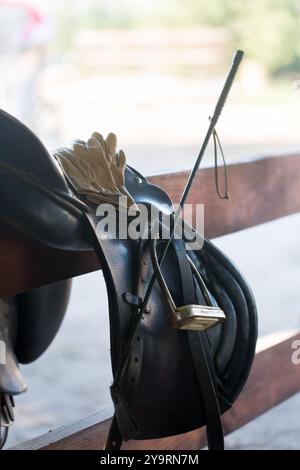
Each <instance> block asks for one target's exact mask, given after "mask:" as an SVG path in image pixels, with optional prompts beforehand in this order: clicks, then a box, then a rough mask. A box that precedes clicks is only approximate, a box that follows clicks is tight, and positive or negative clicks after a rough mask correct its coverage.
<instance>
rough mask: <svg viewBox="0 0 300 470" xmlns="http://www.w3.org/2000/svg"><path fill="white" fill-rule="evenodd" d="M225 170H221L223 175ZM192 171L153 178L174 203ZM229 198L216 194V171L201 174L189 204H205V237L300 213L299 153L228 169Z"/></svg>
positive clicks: (267, 158)
mask: <svg viewBox="0 0 300 470" xmlns="http://www.w3.org/2000/svg"><path fill="white" fill-rule="evenodd" d="M221 172H222V170H220V173H221ZM188 175H189V172H186V171H184V172H177V173H173V174H172V173H168V174H165V175H157V176H153V177H151V178H150V179H151V182H152V183H153V184H157V185H159V186H161V187H162V188H163V189H164V190H165V191H166V192H167V193H168V194H169V195H170V197H171V199H172V200H173V201H174V202H178V201H179V197H180V195H181V193H182V191H183V188H184V185H185V183H186V181H187V178H188ZM228 177H229V178H228V182H229V197H230V198H229V199H228V200H221V199H220V198H219V197H218V196H217V193H216V189H215V183H214V168H205V169H203V170H201V171H199V172H198V175H197V176H196V179H195V181H194V184H193V189H192V191H191V193H190V197H189V198H188V201H187V202H188V203H192V204H197V203H198V204H199V203H202V204H204V205H205V236H206V238H214V237H218V236H220V235H226V234H228V233H233V232H237V231H239V230H243V229H245V228H248V227H254V226H255V225H259V224H262V223H265V222H269V221H271V220H275V219H278V218H280V217H283V216H285V215H289V214H293V213H296V212H299V211H300V192H299V187H300V154H291V155H282V156H276V157H265V158H258V159H254V160H251V161H248V162H244V163H236V164H232V165H229V166H228Z"/></svg>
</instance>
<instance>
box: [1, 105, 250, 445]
mask: <svg viewBox="0 0 300 470" xmlns="http://www.w3.org/2000/svg"><path fill="white" fill-rule="evenodd" d="M0 136H1V153H0V198H1V201H2V208H1V213H0V218H1V220H2V221H3V222H5V223H6V224H8V225H10V226H12V227H14V228H16V229H17V230H19V231H21V232H22V233H24V234H26V235H27V236H29V237H31V238H32V239H34V240H37V241H39V242H41V243H43V244H45V245H47V246H51V247H56V248H58V249H63V250H70V251H76V250H95V251H96V253H97V256H98V257H99V261H100V263H101V266H102V269H103V274H104V277H105V281H106V286H107V294H108V300H109V316H110V342H111V362H112V370H113V377H114V381H113V384H112V387H111V394H112V399H113V402H114V406H115V417H114V420H113V423H112V427H111V431H110V434H109V438H108V445H107V448H118V447H119V446H120V445H121V442H122V439H152V438H160V437H164V436H168V435H174V434H180V433H183V432H187V431H191V430H193V429H195V428H197V427H200V426H203V425H207V434H208V444H209V447H210V448H222V447H223V437H222V428H221V422H220V414H222V413H224V412H225V411H226V410H227V409H229V408H230V407H231V405H232V404H233V402H234V401H235V399H236V397H237V396H238V394H239V393H240V391H241V389H242V387H243V385H244V384H245V381H246V380H247V377H248V374H249V371H250V368H251V364H252V361H253V358H254V353H255V344H256V338H257V317H256V307H255V302H254V299H253V296H252V293H251V291H250V289H249V287H248V285H247V283H246V282H245V280H244V278H243V277H242V275H241V274H240V272H239V271H238V270H237V268H236V267H235V266H234V264H233V263H232V262H231V261H230V260H229V259H228V258H227V257H226V256H225V255H224V254H223V253H222V252H221V251H220V250H219V249H218V248H216V247H215V246H214V245H213V244H212V243H211V242H209V241H207V240H205V241H204V245H203V248H202V249H201V250H197V251H193V250H186V248H185V243H184V240H177V239H174V240H172V242H171V244H170V247H169V250H168V252H167V254H166V257H165V259H164V262H163V263H162V264H161V265H160V266H159V263H158V259H159V254H160V253H161V252H162V250H163V248H164V246H165V243H166V240H163V239H158V240H155V241H153V239H147V238H142V237H140V238H137V239H128V238H127V239H126V238H124V239H123V238H116V239H111V238H110V237H109V236H108V234H107V231H105V228H104V226H103V225H101V224H100V228H99V216H97V215H96V209H97V204H98V203H99V199H98V197H100V196H101V194H100V193H101V188H100V187H98V186H99V180H98V179H97V176H95V173H97V172H96V170H95V172H93V170H91V168H86V167H84V171H87V172H90V171H91V174H92V181H93V184H92V189H91V187H90V186H89V185H87V183H88V182H87V181H85V184H84V188H83V191H81V190H80V188H79V187H78V186H77V185H76V181H74V179H73V178H72V175H69V176H68V169H66V167H67V166H68V165H69V163H70V161H71V163H72V160H70V159H69V157H66V155H69V154H68V152H69V149H59V150H58V151H57V152H56V153H55V156H56V159H57V160H58V161H59V163H60V165H58V164H57V162H56V161H55V159H54V158H53V157H51V156H50V155H49V153H48V152H47V150H46V149H45V147H44V146H43V145H42V143H41V142H40V141H39V140H38V139H37V137H36V136H35V135H34V134H33V133H32V132H31V131H30V130H29V129H27V128H26V127H25V126H24V125H23V124H22V123H20V122H19V121H17V120H16V119H15V118H13V117H12V116H10V115H8V114H7V113H4V112H3V111H1V112H0ZM93 138H94V139H95V138H96V139H97V140H98V141H99V142H100V144H99V145H100V146H102V149H103V150H104V157H105V155H106V153H105V152H106V150H105V142H103V141H101V136H99V135H94V137H93ZM77 144H78V145H82V146H83V149H82V148H80V152H82V151H83V152H85V151H86V150H85V149H87V148H88V147H85V148H84V146H85V143H82V142H77ZM109 145H113V146H114V145H115V144H114V142H113V143H112V142H110V144H109ZM71 150H72V149H71ZM73 150H74V148H73ZM73 150H72V151H73ZM75 150H76V149H75ZM71 153H72V152H71ZM69 156H70V155H69ZM104 157H103V155H102V157H101V158H104ZM114 157H115V156H114V155H110V158H111V159H113V158H114ZM63 158H66V159H67V163H65V162H63ZM93 158H94V157H93ZM110 158H108V161H109V162H110V164H111V161H112V160H111V159H110ZM104 163H105V162H104ZM122 164H123V167H124V168H123V169H124V173H123V176H124V178H125V181H124V185H123V180H122V175H121V176H120V173H118V175H119V177H120V178H121V179H120V180H119V182H118V184H117V183H116V181H117V180H118V177H117V176H116V179H115V178H113V180H114V182H115V183H116V184H115V185H112V181H111V180H110V189H109V194H107V193H106V194H105V197H107V199H106V201H114V200H115V196H116V194H117V193H119V192H121V193H122V192H123V191H122V189H124V187H125V190H126V193H127V196H128V198H131V200H132V201H134V203H135V204H136V205H137V206H139V205H141V204H145V205H146V207H152V208H155V209H157V211H158V212H159V213H164V214H169V215H170V214H172V213H173V205H172V202H171V200H170V199H169V197H168V196H167V194H166V193H165V192H164V191H163V190H162V189H160V188H158V187H156V186H154V185H152V184H150V183H149V182H148V181H147V179H146V178H144V177H143V176H142V175H141V174H140V173H138V172H137V171H136V170H134V169H133V168H131V167H129V166H126V167H125V164H124V161H123V163H122ZM84 165H85V164H84ZM77 166H78V165H77ZM79 168H80V163H79ZM102 168H103V167H102ZM98 170H99V168H98ZM105 171H106V170H105ZM63 173H64V174H65V176H64V174H63ZM102 176H103V175H102V174H101V175H100V178H102ZM109 178H110V177H109ZM101 181H102V180H101ZM105 181H107V179H106V180H105ZM97 182H98V183H97ZM97 184H98V186H97ZM102 184H103V183H102ZM105 184H106V183H105ZM100 186H101V185H100ZM102 189H104V193H105V192H106V188H105V187H103V188H102ZM97 193H98V195H97ZM99 194H100V196H99ZM123 195H124V192H123ZM102 196H103V194H102ZM95 198H96V199H95ZM100 199H101V198H100ZM123 209H124V208H123ZM101 217H103V216H101ZM101 217H100V220H101ZM153 271H155V273H156V281H155V282H154V285H153V289H152V292H151V296H150V298H149V302H148V303H147V307H146V308H145V309H144V310H143V311H141V305H142V304H143V299H144V296H145V293H146V292H147V288H148V286H149V283H150V282H151V278H152V275H153ZM166 288H167V291H166ZM170 299H172V302H173V303H174V306H175V307H174V308H175V310H174V311H175V312H177V313H178V312H179V311H180V307H181V306H194V305H196V306H199V305H200V306H202V307H203V310H205V311H207V312H210V313H211V316H213V315H212V312H215V314H216V316H217V318H215V319H214V321H213V320H210V322H209V321H208V323H207V324H206V325H205V324H204V323H205V322H203V321H202V323H201V328H200V329H202V331H193V330H192V331H191V330H189V329H186V330H185V329H181V328H180V327H179V328H178V325H175V326H177V327H176V328H172V325H171V323H170V312H171V311H172V308H170ZM176 309H177V310H176ZM178 309H179V310H178ZM210 309H211V310H210ZM220 312H224V314H225V317H226V319H225V320H224V321H222V322H220V321H219V320H220V319H224V318H223V317H222V314H221V313H220ZM173 313H174V312H173ZM13 314H14V312H12V315H13ZM28 315H29V312H28ZM218 315H220V316H221V317H222V318H221V317H220V318H218ZM207 317H209V315H208V314H207ZM178 318H179V323H180V325H179V326H184V325H182V317H180V316H179V317H178ZM199 318H200V317H199ZM208 320H209V318H208ZM47 321H48V320H47V319H46V318H45V322H47ZM199 321H200V320H199ZM196 323H199V322H196ZM211 325H213V326H212V327H211V328H209V329H206V327H207V326H211ZM173 326H174V325H173ZM18 336H20V338H22V332H21V331H20V332H19V333H18ZM18 342H19V344H20V342H21V339H19V340H18V341H17V344H18ZM26 344H27V343H26V341H25V342H24V343H23V348H22V355H25V356H26V354H27V352H26V351H27V347H29V346H28V345H27V346H26ZM17 351H18V349H17V348H15V346H12V356H13V354H15V355H16V357H17ZM15 374H16V380H17V378H18V376H17V374H18V369H17V368H16V369H15ZM0 384H1V382H0ZM20 388H22V385H20ZM21 391H23V389H22V390H21Z"/></svg>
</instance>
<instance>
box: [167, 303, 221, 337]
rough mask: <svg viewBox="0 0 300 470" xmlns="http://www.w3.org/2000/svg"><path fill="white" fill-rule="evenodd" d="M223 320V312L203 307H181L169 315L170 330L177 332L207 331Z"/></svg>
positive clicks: (216, 308) (214, 308) (215, 308)
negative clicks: (174, 329)
mask: <svg viewBox="0 0 300 470" xmlns="http://www.w3.org/2000/svg"><path fill="white" fill-rule="evenodd" d="M225 319H226V316H225V314H224V312H223V310H221V309H220V308H218V307H209V306H204V305H183V306H182V307H176V309H175V310H172V313H171V325H172V328H176V329H179V330H197V331H202V330H207V329H208V328H211V327H212V326H216V325H217V324H219V323H221V322H222V321H224V320H225Z"/></svg>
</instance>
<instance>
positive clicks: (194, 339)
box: [173, 240, 224, 450]
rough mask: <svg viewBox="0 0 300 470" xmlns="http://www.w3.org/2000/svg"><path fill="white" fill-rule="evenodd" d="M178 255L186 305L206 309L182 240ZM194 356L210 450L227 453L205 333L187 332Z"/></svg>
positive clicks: (176, 244)
mask: <svg viewBox="0 0 300 470" xmlns="http://www.w3.org/2000/svg"><path fill="white" fill-rule="evenodd" d="M173 246H174V248H175V251H176V255H177V259H178V265H179V272H180V276H181V280H182V286H183V301H184V304H185V305H187V304H193V303H195V298H198V302H199V303H200V304H202V305H206V302H205V300H204V297H203V295H202V293H201V292H199V291H198V294H197V295H196V292H195V285H194V279H193V275H192V270H191V267H190V265H189V262H188V259H187V255H186V252H185V249H184V246H183V243H182V242H181V241H179V240H176V241H174V242H173ZM187 337H188V340H189V345H190V350H191V355H192V358H193V362H194V367H195V373H196V377H197V381H198V385H199V389H200V393H201V396H202V400H203V404H204V410H205V415H206V431H207V444H208V448H209V449H211V450H223V449H224V437H223V430H222V422H221V417H220V409H219V403H218V397H217V393H216V380H215V372H214V366H213V360H212V356H211V351H210V347H209V344H208V340H207V335H206V333H205V332H197V331H188V332H187Z"/></svg>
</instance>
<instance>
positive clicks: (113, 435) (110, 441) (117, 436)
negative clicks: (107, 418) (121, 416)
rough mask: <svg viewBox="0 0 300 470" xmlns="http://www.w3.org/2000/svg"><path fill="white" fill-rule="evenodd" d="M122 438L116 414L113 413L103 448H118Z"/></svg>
mask: <svg viewBox="0 0 300 470" xmlns="http://www.w3.org/2000/svg"><path fill="white" fill-rule="evenodd" d="M122 442H123V438H122V435H121V432H120V429H119V425H118V422H117V419H116V415H115V414H114V415H113V418H112V422H111V425H110V428H109V432H108V436H107V440H106V444H105V447H104V449H103V450H120V449H121V446H122Z"/></svg>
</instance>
